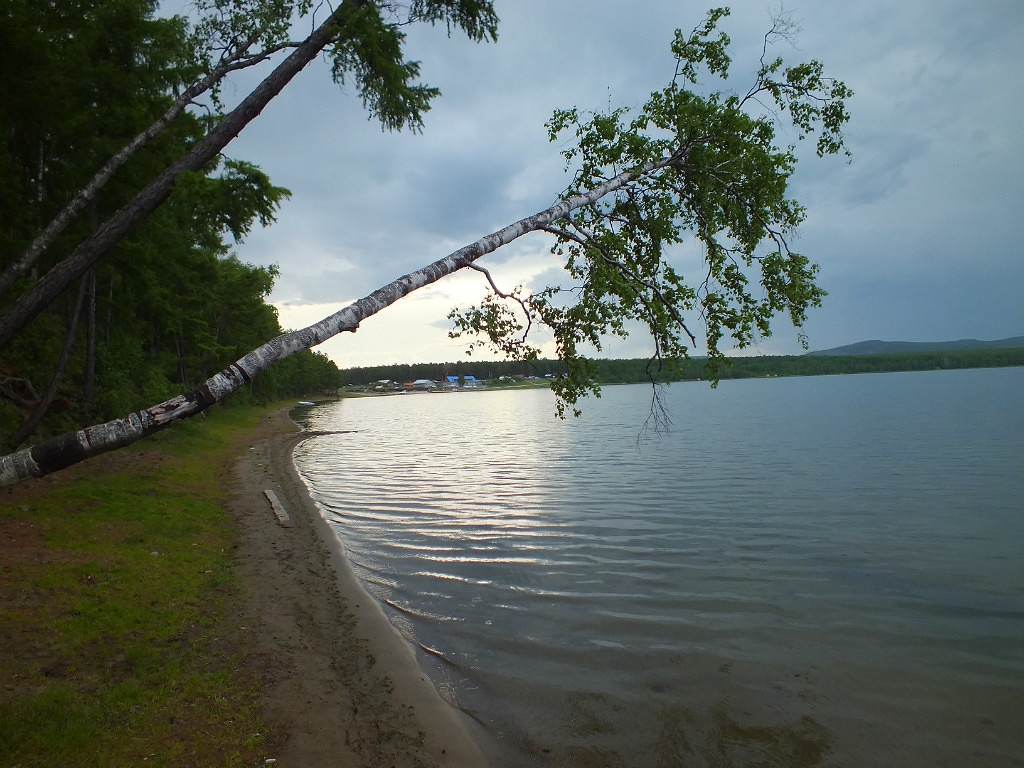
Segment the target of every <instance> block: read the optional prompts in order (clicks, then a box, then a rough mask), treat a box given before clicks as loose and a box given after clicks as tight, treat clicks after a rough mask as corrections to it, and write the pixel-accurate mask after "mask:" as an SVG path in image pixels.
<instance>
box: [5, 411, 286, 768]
mask: <svg viewBox="0 0 1024 768" xmlns="http://www.w3.org/2000/svg"><path fill="white" fill-rule="evenodd" d="M265 410H266V409H262V408H257V407H254V406H235V407H229V408H222V407H218V408H215V409H214V411H213V412H212V414H211V415H210V416H209V417H208V418H206V419H203V420H192V422H187V423H185V424H182V425H179V426H177V427H174V428H173V429H171V430H169V431H168V432H165V433H162V434H160V435H157V436H156V437H154V438H151V439H150V440H148V441H144V442H143V443H142V444H137V445H136V446H132V447H130V448H128V449H124V450H122V451H118V452H115V453H112V454H108V455H106V456H104V457H99V458H97V459H94V460H92V461H90V462H86V463H84V464H82V465H79V466H78V467H74V468H72V469H70V470H66V471H65V472H63V473H60V474H58V475H55V476H53V477H51V478H47V479H45V480H43V481H38V482H37V481H33V482H31V483H28V484H24V485H22V486H18V487H15V488H13V489H9V490H7V491H2V492H0V766H11V767H12V768H13V766H48V765H60V766H69V767H71V766H130V765H131V766H133V765H139V764H141V763H143V762H145V763H146V764H147V765H156V766H160V765H166V766H189V765H204V766H207V765H221V766H248V765H257V764H259V765H262V764H263V759H264V756H265V754H266V750H267V748H268V746H269V745H268V737H267V735H266V729H265V727H264V725H263V723H262V722H261V721H260V718H259V711H258V702H259V694H260V691H259V687H258V684H257V683H256V682H255V681H254V679H253V678H252V676H250V675H249V674H248V673H247V672H246V666H245V657H244V653H243V649H244V640H243V638H242V634H241V627H242V626H243V625H245V624H246V621H245V617H243V616H239V615H238V609H237V601H236V596H237V595H238V593H239V589H240V584H239V583H238V582H237V580H236V578H237V577H236V576H235V573H234V568H233V561H232V554H231V553H232V548H233V537H234V530H233V527H232V522H231V519H230V517H229V516H228V513H227V511H226V510H225V507H224V500H225V488H224V481H225V477H226V475H227V473H228V472H229V460H230V458H231V457H233V456H234V455H236V454H237V453H238V452H239V451H240V448H241V446H242V442H241V441H242V440H243V439H244V438H245V437H246V436H247V435H248V434H249V433H250V432H251V431H252V429H253V428H254V427H255V425H256V423H257V421H258V419H259V417H260V415H261V414H262V413H263V412H264V411H265ZM249 626H251V624H250V625H249Z"/></svg>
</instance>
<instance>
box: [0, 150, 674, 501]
mask: <svg viewBox="0 0 1024 768" xmlns="http://www.w3.org/2000/svg"><path fill="white" fill-rule="evenodd" d="M679 159H680V158H679V155H678V154H676V155H673V156H671V157H663V158H660V159H659V160H653V161H651V162H648V163H646V164H644V165H643V166H641V167H640V168H636V169H633V170H630V171H625V172H623V173H621V174H619V175H618V176H616V177H614V178H612V179H610V180H608V181H607V182H605V183H604V184H601V185H599V186H597V187H594V188H593V189H591V190H590V191H589V192H586V193H584V194H580V195H576V196H574V197H571V198H569V199H567V200H563V201H562V202H560V203H557V204H556V205H553V206H551V207H550V208H547V209H545V210H543V211H540V212H539V213H535V214H534V215H532V216H528V217H527V218H525V219H520V220H519V221H517V222H515V223H514V224H510V225H509V226H507V227H505V228H504V229H501V230H498V231H497V232H494V233H492V234H490V235H487V236H485V237H482V238H480V239H479V240H477V241H476V242H474V243H470V244H469V245H466V246H464V247H462V248H460V249H459V250H457V251H454V252H452V253H450V254H448V255H447V256H445V257H444V258H442V259H439V260H437V261H435V262H434V263H432V264H429V265H427V266H425V267H423V268H422V269H418V270H416V271H415V272H411V273H409V274H407V275H404V276H403V277H400V278H398V279H397V280H394V281H393V282H391V283H389V284H388V285H385V286H384V287H382V288H379V289H377V290H376V291H374V292H373V293H371V294H370V295H369V296H366V297H365V298H362V299H359V300H358V301H356V302H353V303H352V304H349V305H348V306H347V307H344V308H343V309H340V310H339V311H337V312H335V313H334V314H333V315H330V316H328V317H325V318H324V319H323V320H321V321H319V322H317V323H314V324H313V325H310V326H308V327H306V328H303V329H302V330H299V331H293V332H291V333H286V334H284V335H282V336H278V337H277V338H276V339H273V340H272V341H269V342H267V343H266V344H264V345H263V346H261V347H259V348H258V349H255V350H253V351H252V352H250V353H249V354H247V355H246V356H245V357H243V358H241V359H240V360H238V361H236V362H235V363H234V364H232V365H230V366H228V367H227V368H226V369H224V370H223V371H221V372H220V373H218V374H217V375H216V376H213V377H212V378H210V379H207V380H206V381H205V382H203V383H202V384H201V385H200V386H198V387H196V388H195V389H192V390H190V391H189V392H186V393H184V394H182V395H178V396H177V397H175V398H172V399H171V400H167V401H165V402H163V403H160V404H158V405H154V406H152V407H150V408H146V409H144V410H141V411H136V412H135V413H131V414H129V415H128V416H125V417H124V418H120V419H115V420H114V421H108V422H106V423H105V424H97V425H95V426H92V427H87V428H85V429H82V430H79V431H78V432H69V433H66V434H64V435H60V436H59V437H55V438H52V439H50V440H46V441H44V442H42V443H39V444H38V445H35V446H33V447H31V448H26V449H24V450H21V451H17V452H16V453H12V454H10V455H8V456H4V457H2V458H0V486H6V485H13V484H15V483H18V482H21V481H22V480H27V479H28V478H30V477H42V476H43V475H47V474H50V473H51V472H56V471H57V470H60V469H64V468H65V467H69V466H71V465H72V464H77V463H78V462H80V461H83V460H85V459H88V458H90V457H92V456H97V455H99V454H101V453H105V452H107V451H112V450H114V449H116V448H122V447H124V446H126V445H130V444H132V443H134V442H136V441H138V440H141V439H142V438H144V437H146V436H148V435H151V434H153V433H154V432H158V431H160V430H162V429H165V428H167V427H169V426H171V425H173V424H176V423H178V422H180V421H183V420H185V419H187V418H189V417H190V416H194V415H196V414H197V413H200V412H201V411H203V410H205V409H207V408H209V407H210V406H211V405H213V404H214V403H217V402H220V401H221V400H223V399H224V398H226V397H227V396H228V395H230V394H231V393H232V392H235V391H236V390H238V389H240V388H241V387H243V386H244V385H245V384H246V383H248V382H249V381H251V380H252V379H254V378H255V377H256V376H257V375H259V374H260V373H262V372H263V371H265V370H267V369H268V368H270V366H272V365H274V364H275V363H277V362H280V361H281V360H284V359H285V358H287V357H291V356H292V355H294V354H295V353H297V352H301V351H302V350H305V349H310V348H312V347H315V346H317V345H318V344H322V343H323V342H324V341H326V340H327V339H329V338H331V337H333V336H336V335H337V334H339V333H341V332H342V331H355V330H356V329H357V328H358V327H359V323H361V322H362V321H363V320H364V319H365V318H367V317H370V316H372V315H375V314H377V313H378V312H380V311H381V310H382V309H385V308H386V307H389V306H391V305H392V304H394V303H395V302H397V301H399V300H400V299H402V298H404V297H405V296H407V295H409V294H410V293H412V292H413V291H415V290H418V289H419V288H422V287H424V286H426V285H430V284H431V283H434V282H436V281H438V280H440V279H441V278H442V277H446V276H447V275H450V274H452V273H454V272H457V271H458V270H460V269H463V268H465V267H467V266H469V265H470V264H472V263H473V262H475V261H476V260H477V259H479V258H480V257H482V256H484V255H486V254H488V253H491V252H493V251H495V250H497V249H498V248H500V247H501V246H503V245H507V244H509V243H511V242H512V241H514V240H516V239H517V238H519V237H522V236H523V235H525V234H527V233H528V232H534V231H537V230H540V229H543V228H544V227H546V226H548V225H550V224H551V223H552V222H554V221H557V220H558V219H561V218H563V217H564V216H566V215H568V214H569V213H570V212H572V211H574V210H576V209H577V208H580V207H582V206H585V205H590V204H592V203H594V202H596V201H598V200H600V199H601V198H602V197H604V196H605V195H608V194H610V193H612V192H614V191H616V190H618V189H622V188H623V187H625V186H627V185H629V184H630V183H632V182H634V181H636V180H637V179H639V178H641V177H643V176H645V175H647V174H649V173H651V172H653V171H656V170H658V169H660V168H664V167H666V166H668V165H672V164H674V163H677V162H678V161H679Z"/></svg>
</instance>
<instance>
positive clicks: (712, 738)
mask: <svg viewBox="0 0 1024 768" xmlns="http://www.w3.org/2000/svg"><path fill="white" fill-rule="evenodd" d="M1022 393H1024V369H1021V368H1012V369H987V370H972V371H935V372H926V373H904V374H873V375H858V376H842V377H814V378H793V379H767V380H764V379H762V380H745V381H726V382H723V383H722V384H721V385H720V387H719V389H718V390H716V391H712V390H710V389H709V387H708V386H707V384H704V383H699V382H695V383H684V384H675V385H672V386H671V387H669V388H668V389H667V390H666V391H665V393H664V397H665V402H666V404H667V406H668V408H669V412H670V414H671V416H672V419H673V421H674V424H673V426H672V427H671V429H670V431H669V432H667V433H664V434H654V433H644V432H642V427H643V424H644V420H645V419H646V417H647V413H648V407H649V404H650V398H651V389H650V388H649V387H645V386H640V385H630V386H616V387H607V388H605V390H604V394H603V397H602V398H601V399H599V400H589V401H587V402H585V404H584V415H583V417H582V418H580V419H578V420H571V419H570V420H568V421H565V422H562V421H558V420H557V419H556V418H555V417H554V415H553V411H554V401H553V398H552V396H551V395H550V393H548V392H547V391H543V390H528V391H496V392H486V391H482V392H460V393H455V394H453V393H446V394H426V393H423V394H410V395H404V396H394V397H379V398H364V399H350V400H342V401H339V402H337V403H329V404H324V405H321V406H317V407H315V408H313V409H311V410H310V411H309V412H308V413H306V414H305V415H304V416H303V417H302V420H303V422H304V426H305V427H306V428H307V429H309V430H311V431H325V432H332V431H334V432H339V434H325V435H322V436H317V437H312V438H310V439H308V440H306V441H304V442H303V443H301V444H300V445H299V447H298V448H297V449H296V452H295V462H296V466H297V467H298V469H299V471H300V474H301V475H302V476H303V478H304V479H305V481H306V482H307V484H308V485H309V486H310V489H311V493H312V494H313V496H314V498H315V499H316V501H317V502H318V504H319V506H320V508H321V510H322V513H323V514H324V516H325V518H326V519H327V520H328V522H329V523H330V525H331V526H332V528H333V529H334V530H335V531H336V532H337V535H338V536H339V538H340V539H341V541H342V542H343V544H344V547H345V549H346V552H347V554H348V557H349V558H350V560H351V562H352V564H353V567H354V569H355V571H356V573H357V575H358V576H359V577H360V578H361V579H362V580H363V581H364V583H365V584H366V586H367V589H368V590H369V591H370V592H371V594H373V595H374V596H375V597H376V598H377V599H379V600H381V601H382V602H383V603H384V604H385V606H386V608H387V610H388V613H389V617H390V618H391V620H392V622H393V623H394V624H395V626H396V627H397V628H398V629H399V631H401V632H402V633H403V634H404V635H405V636H406V638H407V639H409V641H410V642H412V643H414V644H416V645H417V646H418V647H419V648H421V649H422V651H421V661H422V663H423V665H424V668H425V669H426V670H427V671H428V672H429V673H430V674H431V675H432V676H433V678H434V680H435V682H436V684H437V685H438V687H439V688H440V689H441V690H442V692H443V693H444V695H445V696H446V698H448V700H449V701H451V702H452V703H454V704H455V705H457V706H459V707H460V708H462V709H463V710H465V711H466V712H468V713H469V714H470V715H471V716H472V717H474V718H475V719H476V720H477V721H478V722H480V723H481V724H482V726H483V728H484V729H485V730H486V732H487V734H488V737H489V739H490V740H491V741H492V742H493V743H492V746H493V748H494V749H495V751H496V764H497V765H509V766H513V765H538V766H547V765H552V766H570V765H571V766H617V765H622V766H712V765H713V766H731V765H735V766H743V765H769V766H771V765H778V766H826V765H827V766H841V765H845V766H867V765H879V766H886V765H901V766H922V767H923V766H929V767H931V766H964V765H971V766H979V767H982V768H1002V767H1003V766H1024V734H1022V731H1021V728H1020V725H1019V724H1020V723H1021V722H1024V558H1022V556H1021V551H1022V545H1024V402H1022V400H1021V394H1022Z"/></svg>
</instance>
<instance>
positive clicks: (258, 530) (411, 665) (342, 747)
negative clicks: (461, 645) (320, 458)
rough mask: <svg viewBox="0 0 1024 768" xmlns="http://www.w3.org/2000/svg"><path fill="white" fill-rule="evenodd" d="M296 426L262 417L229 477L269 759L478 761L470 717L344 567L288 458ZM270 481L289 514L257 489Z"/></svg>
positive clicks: (341, 764)
mask: <svg viewBox="0 0 1024 768" xmlns="http://www.w3.org/2000/svg"><path fill="white" fill-rule="evenodd" d="M302 437H303V435H302V433H301V432H300V431H299V430H298V428H297V427H296V426H295V424H294V423H293V422H292V421H291V420H290V419H289V417H288V412H287V411H286V410H281V411H276V412H274V413H271V414H268V415H267V416H265V417H264V418H263V420H262V421H261V423H260V425H259V427H258V428H257V430H256V431H255V432H254V433H253V434H252V436H251V438H250V440H249V444H248V447H247V450H245V451H244V452H243V454H242V455H241V456H240V457H239V458H238V460H237V462H236V465H235V467H234V472H233V479H232V487H231V492H232V498H233V501H232V505H231V508H232V512H233V514H234V516H235V518H236V520H237V523H238V532H239V538H238V547H239V549H238V553H237V554H238V563H239V569H240V573H241V576H242V577H243V579H244V581H245V584H246V586H247V590H246V600H247V604H246V605H245V606H243V607H242V608H243V611H244V613H245V614H247V615H250V616H253V617H256V619H257V621H258V625H257V626H254V627H251V628H247V634H249V636H250V637H251V638H252V641H251V644H250V648H249V651H250V659H251V664H252V667H253V670H252V671H253V673H254V674H256V675H258V676H259V677H260V678H261V679H262V683H263V691H264V697H263V698H264V706H263V715H264V718H265V719H266V721H267V722H268V724H269V725H271V726H272V727H273V728H275V729H276V730H278V731H279V732H281V733H284V734H285V735H286V736H285V740H284V743H283V744H282V745H281V746H280V748H279V749H278V751H277V753H276V754H274V755H273V757H274V758H275V759H276V763H275V765H278V766H284V767H285V768H291V767H292V766H294V767H295V768H299V767H302V768H307V767H309V766H316V767H318V768H333V767H335V766H336V767H338V768H347V767H349V766H353V767H355V766H360V767H362V766H396V768H401V767H402V766H453V767H454V766H459V767H460V768H471V767H472V766H483V765H485V763H486V761H485V759H484V756H483V754H482V752H481V750H480V749H479V747H478V746H477V744H476V743H475V742H474V741H473V739H472V738H471V736H470V733H469V729H470V728H471V727H472V724H471V723H470V722H469V720H468V718H467V717H466V716H465V715H463V714H462V713H460V712H458V711H457V710H455V709H454V708H453V707H451V706H450V705H448V704H447V703H446V702H445V701H444V700H443V699H442V698H441V697H440V695H439V694H438V693H437V691H436V689H435V688H434V686H433V684H432V683H431V682H430V680H429V679H427V677H426V676H425V675H424V674H423V672H422V671H421V670H420V668H419V666H418V665H417V663H416V659H415V656H414V654H413V651H412V648H411V647H410V646H409V644H408V643H407V642H405V640H404V639H403V638H402V637H401V636H400V635H398V633H397V632H396V631H395V629H394V628H393V627H392V626H391V625H390V624H389V623H388V621H387V618H386V617H385V616H384V614H383V612H382V611H381V609H380V607H379V605H378V604H377V603H376V602H375V601H374V600H373V599H371V598H370V597H369V596H368V595H367V593H366V592H365V591H364V590H363V588H362V586H361V585H360V584H359V582H358V580H357V579H356V578H355V576H354V574H353V573H352V570H351V568H350V567H349V565H348V563H347V561H346V560H345V558H344V555H343V552H342V550H341V547H340V545H339V544H338V542H337V540H336V538H335V537H334V535H333V534H332V532H331V530H330V529H329V527H328V525H327V523H326V521H324V520H323V518H322V517H321V516H320V514H319V512H318V510H317V508H316V505H315V504H314V502H313V500H312V499H311V498H310V496H309V493H308V491H307V489H306V486H305V484H304V483H303V482H302V480H301V479H300V478H299V476H298V474H297V472H296V471H295V468H294V464H293V462H292V450H293V449H294V447H295V445H296V444H297V443H298V442H299V441H300V440H301V439H302ZM266 490H271V491H273V493H274V494H275V495H276V497H277V499H278V500H279V502H280V504H281V506H283V508H284V510H285V511H286V513H287V515H288V517H289V518H290V525H287V526H286V525H282V524H281V523H280V522H279V520H278V518H277V517H276V516H275V514H274V511H273V509H272V506H271V503H270V502H269V501H268V499H267V496H266V495H265V493H264V492H265V491H266Z"/></svg>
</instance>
